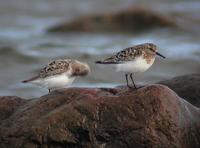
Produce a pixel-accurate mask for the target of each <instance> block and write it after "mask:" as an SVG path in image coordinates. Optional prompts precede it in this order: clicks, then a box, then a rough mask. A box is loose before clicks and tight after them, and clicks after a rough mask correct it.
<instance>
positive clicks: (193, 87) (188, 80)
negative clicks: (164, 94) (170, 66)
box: [159, 74, 200, 107]
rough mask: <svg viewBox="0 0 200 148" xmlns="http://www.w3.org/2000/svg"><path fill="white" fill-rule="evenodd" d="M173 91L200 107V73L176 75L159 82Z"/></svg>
mask: <svg viewBox="0 0 200 148" xmlns="http://www.w3.org/2000/svg"><path fill="white" fill-rule="evenodd" d="M159 84H164V85H166V86H168V87H169V88H171V89H172V90H173V91H175V92H176V93H177V94H178V95H179V96H180V97H182V98H184V99H185V100H187V101H188V102H190V103H191V104H193V105H195V106H197V107H200V74H190V75H184V76H178V77H175V78H173V79H169V80H165V81H161V82H159Z"/></svg>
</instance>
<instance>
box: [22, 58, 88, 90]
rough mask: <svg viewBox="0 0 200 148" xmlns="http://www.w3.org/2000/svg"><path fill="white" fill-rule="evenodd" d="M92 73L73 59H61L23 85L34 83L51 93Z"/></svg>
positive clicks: (83, 64)
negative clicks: (77, 78)
mask: <svg viewBox="0 0 200 148" xmlns="http://www.w3.org/2000/svg"><path fill="white" fill-rule="evenodd" d="M89 72H90V67H89V66H88V65H87V64H86V63H82V62H80V61H77V60H73V59H59V60H55V61H52V62H50V63H49V64H48V65H47V66H45V67H44V68H43V69H41V70H40V72H39V74H38V75H37V76H35V77H32V78H30V79H28V80H24V81H22V82H23V83H32V84H35V85H38V86H41V87H43V88H47V89H48V90H49V92H50V91H52V90H55V89H59V88H63V87H64V86H65V85H70V84H72V82H73V81H74V80H75V78H76V77H77V76H85V75H87V74H88V73H89Z"/></svg>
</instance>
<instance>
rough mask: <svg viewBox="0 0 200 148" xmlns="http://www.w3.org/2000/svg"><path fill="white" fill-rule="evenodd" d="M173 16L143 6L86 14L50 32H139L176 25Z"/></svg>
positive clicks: (50, 29) (52, 28)
mask: <svg viewBox="0 0 200 148" xmlns="http://www.w3.org/2000/svg"><path fill="white" fill-rule="evenodd" d="M176 26H177V25H176V23H175V21H174V19H173V18H171V17H169V16H165V15H162V14H160V13H158V12H153V11H151V10H149V9H145V8H141V7H131V8H129V9H126V10H124V11H120V12H116V13H108V14H99V15H98V14H96V15H89V16H84V17H81V18H79V19H76V20H74V21H72V22H64V23H61V24H59V25H56V26H53V27H50V28H49V29H47V31H48V32H60V33H63V32H68V31H79V32H138V31H145V30H148V29H153V28H158V27H176Z"/></svg>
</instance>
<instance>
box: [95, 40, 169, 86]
mask: <svg viewBox="0 0 200 148" xmlns="http://www.w3.org/2000/svg"><path fill="white" fill-rule="evenodd" d="M156 55H158V56H161V57H162V58H165V57H164V56H163V55H162V54H160V53H158V52H157V47H156V45H155V44H153V43H144V44H139V45H136V46H133V47H128V48H125V49H123V50H122V51H120V52H118V53H116V54H115V55H113V56H111V57H109V58H106V59H104V60H100V61H96V63H97V64H113V65H114V66H115V68H116V71H122V72H125V77H126V83H127V86H128V87H129V88H131V86H130V85H129V83H128V75H129V76H130V78H131V81H132V83H133V85H134V87H135V89H137V87H136V85H135V83H134V80H133V74H134V73H139V72H144V71H146V70H147V69H149V68H150V67H151V66H152V64H153V63H154V61H155V57H156Z"/></svg>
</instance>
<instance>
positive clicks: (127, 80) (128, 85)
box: [125, 74, 131, 88]
mask: <svg viewBox="0 0 200 148" xmlns="http://www.w3.org/2000/svg"><path fill="white" fill-rule="evenodd" d="M125 76H126V84H127V86H128V88H131V86H130V85H129V84H128V74H125Z"/></svg>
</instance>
